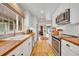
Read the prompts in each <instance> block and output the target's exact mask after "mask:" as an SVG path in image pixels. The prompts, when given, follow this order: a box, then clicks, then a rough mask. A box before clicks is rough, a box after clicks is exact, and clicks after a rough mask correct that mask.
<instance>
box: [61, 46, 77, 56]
mask: <svg viewBox="0 0 79 59" xmlns="http://www.w3.org/2000/svg"><path fill="white" fill-rule="evenodd" d="M61 55H62V56H77V55H76V54H75V53H74V52H73V51H71V49H70V48H69V47H67V46H66V45H62V46H61Z"/></svg>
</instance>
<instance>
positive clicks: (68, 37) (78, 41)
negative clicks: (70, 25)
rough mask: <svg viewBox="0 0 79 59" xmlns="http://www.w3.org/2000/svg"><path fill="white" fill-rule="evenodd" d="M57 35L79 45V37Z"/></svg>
mask: <svg viewBox="0 0 79 59" xmlns="http://www.w3.org/2000/svg"><path fill="white" fill-rule="evenodd" d="M55 37H57V38H58V37H59V38H61V39H63V40H66V41H68V42H71V43H73V44H75V45H77V46H79V38H74V37H72V36H67V35H61V36H55Z"/></svg>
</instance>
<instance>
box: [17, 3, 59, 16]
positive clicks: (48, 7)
mask: <svg viewBox="0 0 79 59" xmlns="http://www.w3.org/2000/svg"><path fill="white" fill-rule="evenodd" d="M18 5H19V6H20V7H21V8H22V10H24V11H27V10H28V11H30V13H31V14H33V15H35V16H37V17H41V16H43V17H45V16H46V14H47V13H48V14H50V16H52V14H53V13H54V12H55V10H56V9H57V7H58V6H59V5H60V3H19V4H18ZM40 11H44V13H43V14H41V13H40Z"/></svg>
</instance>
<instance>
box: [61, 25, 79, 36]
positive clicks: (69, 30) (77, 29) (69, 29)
mask: <svg viewBox="0 0 79 59" xmlns="http://www.w3.org/2000/svg"><path fill="white" fill-rule="evenodd" d="M60 28H62V29H63V33H64V34H69V35H75V36H79V24H67V25H63V26H61V27H60Z"/></svg>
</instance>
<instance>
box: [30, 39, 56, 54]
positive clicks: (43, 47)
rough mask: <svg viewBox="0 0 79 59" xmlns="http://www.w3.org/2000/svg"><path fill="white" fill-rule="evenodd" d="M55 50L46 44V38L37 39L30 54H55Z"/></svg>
mask: <svg viewBox="0 0 79 59" xmlns="http://www.w3.org/2000/svg"><path fill="white" fill-rule="evenodd" d="M56 55H57V51H56V50H55V49H54V48H53V47H52V46H50V45H49V44H48V40H45V39H44V40H43V39H39V40H38V41H37V42H36V44H35V46H34V48H33V50H32V53H31V56H56Z"/></svg>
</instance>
